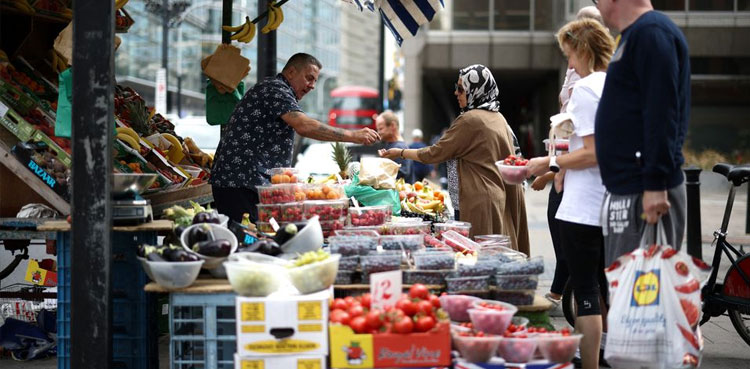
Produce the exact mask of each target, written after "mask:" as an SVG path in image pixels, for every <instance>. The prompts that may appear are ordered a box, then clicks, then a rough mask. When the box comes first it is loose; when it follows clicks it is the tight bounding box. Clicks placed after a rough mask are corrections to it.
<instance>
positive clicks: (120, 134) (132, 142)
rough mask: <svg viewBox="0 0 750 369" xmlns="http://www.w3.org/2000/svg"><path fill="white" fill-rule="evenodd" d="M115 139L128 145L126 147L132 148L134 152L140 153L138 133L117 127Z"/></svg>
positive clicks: (127, 128)
mask: <svg viewBox="0 0 750 369" xmlns="http://www.w3.org/2000/svg"><path fill="white" fill-rule="evenodd" d="M117 139H118V140H120V141H122V142H124V143H126V144H128V146H130V147H132V148H133V149H134V150H136V151H138V152H140V151H141V144H140V143H139V141H140V138H139V137H138V133H136V132H135V131H134V130H133V129H132V128H130V127H117Z"/></svg>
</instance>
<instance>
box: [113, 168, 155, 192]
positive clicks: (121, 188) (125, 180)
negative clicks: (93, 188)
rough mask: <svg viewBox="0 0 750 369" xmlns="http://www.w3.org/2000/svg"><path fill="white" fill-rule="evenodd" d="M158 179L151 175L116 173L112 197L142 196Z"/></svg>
mask: <svg viewBox="0 0 750 369" xmlns="http://www.w3.org/2000/svg"><path fill="white" fill-rule="evenodd" d="M156 177H157V175H156V174H151V173H114V175H113V176H112V195H113V196H126V195H131V194H137V195H140V194H141V193H143V191H146V190H147V189H148V188H149V187H151V184H153V183H154V181H155V180H156Z"/></svg>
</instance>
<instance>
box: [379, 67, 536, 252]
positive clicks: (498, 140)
mask: <svg viewBox="0 0 750 369" xmlns="http://www.w3.org/2000/svg"><path fill="white" fill-rule="evenodd" d="M499 94H500V91H499V90H498V88H497V84H496V83H495V78H494V77H493V76H492V73H491V72H490V70H489V69H488V68H487V67H485V66H483V65H480V64H475V65H471V66H468V67H466V68H464V69H461V70H460V71H459V74H458V81H457V82H456V85H455V91H454V95H455V96H456V99H457V100H458V105H459V106H460V107H461V114H460V115H459V116H458V117H457V118H456V119H455V120H454V121H453V123H451V126H450V127H449V128H448V130H447V131H446V132H445V134H443V136H442V137H441V138H440V140H439V141H438V142H437V143H436V144H434V145H432V146H428V147H425V148H422V149H418V150H416V149H390V150H381V151H380V156H382V157H385V158H389V159H395V158H406V159H411V160H416V161H419V162H422V163H425V164H435V163H441V162H444V161H448V172H449V174H448V177H449V178H451V177H454V178H455V179H457V181H456V180H454V181H453V183H452V184H450V183H449V189H450V187H452V186H455V187H457V190H458V191H457V193H458V197H457V199H458V201H457V203H458V204H459V206H460V208H459V209H460V217H461V220H462V221H467V222H470V223H471V225H472V227H471V232H472V235H481V234H504V235H507V236H509V237H510V239H511V243H512V245H513V247H514V248H515V249H517V250H519V251H521V252H524V253H526V254H528V253H529V234H528V227H527V225H526V205H525V202H524V196H523V189H522V188H521V186H520V185H508V184H505V183H504V182H503V180H502V178H501V177H500V173H499V172H498V171H497V168H496V167H495V162H496V161H499V160H503V159H505V158H506V157H507V156H508V155H511V154H513V153H514V152H515V149H514V145H513V141H514V138H513V133H512V131H511V130H510V127H509V126H508V123H507V122H506V121H505V118H504V117H503V115H502V114H500V103H499V101H498V95H499ZM451 160H454V161H451ZM451 172H453V173H455V174H457V176H452V175H451ZM449 182H450V180H449ZM456 182H458V183H456Z"/></svg>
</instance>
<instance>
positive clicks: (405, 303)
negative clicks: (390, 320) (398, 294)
mask: <svg viewBox="0 0 750 369" xmlns="http://www.w3.org/2000/svg"><path fill="white" fill-rule="evenodd" d="M396 308H397V309H401V310H402V311H403V312H404V314H406V315H408V316H414V314H416V313H417V304H415V303H413V302H411V300H409V299H406V298H402V299H401V300H398V302H397V303H396Z"/></svg>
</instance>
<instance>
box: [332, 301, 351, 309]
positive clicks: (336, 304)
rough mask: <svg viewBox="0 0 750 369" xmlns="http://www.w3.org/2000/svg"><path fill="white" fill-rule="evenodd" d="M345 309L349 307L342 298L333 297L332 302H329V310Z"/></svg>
mask: <svg viewBox="0 0 750 369" xmlns="http://www.w3.org/2000/svg"><path fill="white" fill-rule="evenodd" d="M336 309H340V310H347V309H349V305H348V304H347V303H346V301H344V299H333V303H332V304H331V310H336Z"/></svg>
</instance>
